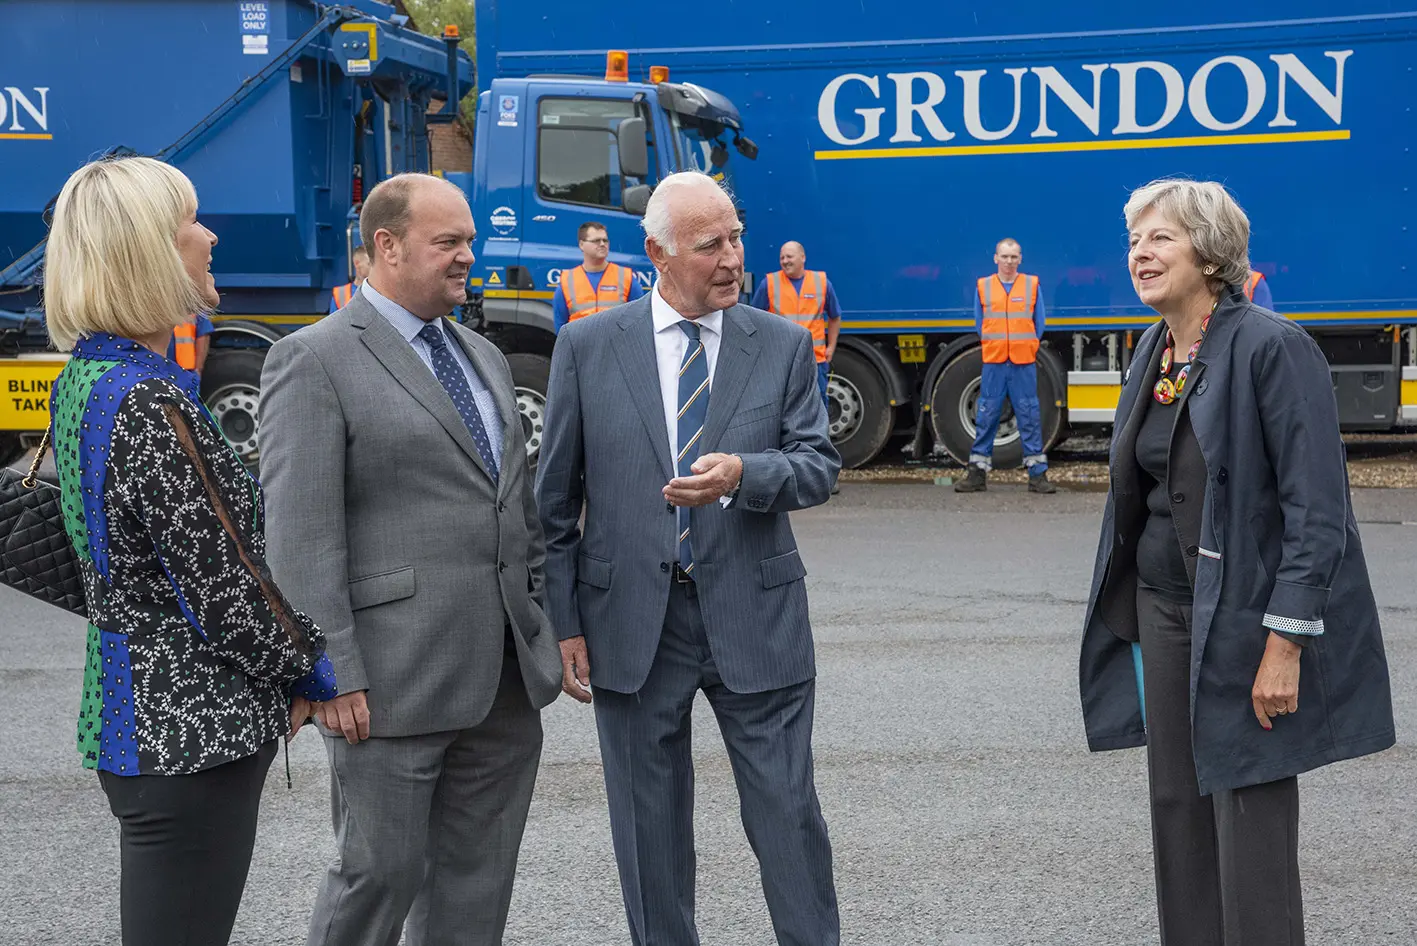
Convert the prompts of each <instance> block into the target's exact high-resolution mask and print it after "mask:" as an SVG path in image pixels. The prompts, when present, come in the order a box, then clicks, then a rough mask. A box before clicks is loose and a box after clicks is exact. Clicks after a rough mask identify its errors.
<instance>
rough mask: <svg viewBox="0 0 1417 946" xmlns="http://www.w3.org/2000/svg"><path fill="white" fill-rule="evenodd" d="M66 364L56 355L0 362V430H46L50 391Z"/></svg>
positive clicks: (20, 357) (28, 356)
mask: <svg viewBox="0 0 1417 946" xmlns="http://www.w3.org/2000/svg"><path fill="white" fill-rule="evenodd" d="M68 361H69V356H68V355H55V354H44V355H21V356H19V357H18V358H0V430H20V431H40V430H44V429H45V428H46V427H48V426H49V391H50V389H51V388H52V387H53V386H54V379H55V378H57V377H59V372H60V371H62V370H64V365H65V364H67V363H68Z"/></svg>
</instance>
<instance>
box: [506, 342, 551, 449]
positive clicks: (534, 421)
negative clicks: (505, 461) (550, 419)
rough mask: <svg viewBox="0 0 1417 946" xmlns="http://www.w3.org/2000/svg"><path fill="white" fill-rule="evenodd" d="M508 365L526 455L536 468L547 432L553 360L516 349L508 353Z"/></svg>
mask: <svg viewBox="0 0 1417 946" xmlns="http://www.w3.org/2000/svg"><path fill="white" fill-rule="evenodd" d="M507 365H508V367H510V368H511V369H512V385H513V387H515V388H516V392H517V413H519V414H521V418H522V435H523V436H524V437H525V438H526V458H527V461H528V462H529V463H530V464H531V465H532V466H533V467H535V466H536V460H537V457H539V456H540V455H541V438H542V436H543V434H544V433H545V431H546V388H547V384H548V382H549V381H550V380H551V359H550V358H547V357H546V356H545V355H530V354H526V353H523V352H516V353H513V354H510V355H508V356H507Z"/></svg>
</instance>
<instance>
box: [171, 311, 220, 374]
mask: <svg viewBox="0 0 1417 946" xmlns="http://www.w3.org/2000/svg"><path fill="white" fill-rule="evenodd" d="M211 345H212V320H211V319H210V318H209V317H208V316H206V315H204V314H202V313H198V314H197V315H196V316H194V317H193V318H191V319H189V320H187V321H186V322H184V323H183V324H181V325H179V326H177V327H176V328H174V329H173V330H172V341H170V342H168V343H167V357H168V358H170V359H171V360H173V361H175V362H177V364H178V365H180V366H182V367H183V368H186V369H187V370H188V371H192V372H195V373H196V374H201V373H202V368H203V367H204V366H205V365H206V363H207V349H209V348H211Z"/></svg>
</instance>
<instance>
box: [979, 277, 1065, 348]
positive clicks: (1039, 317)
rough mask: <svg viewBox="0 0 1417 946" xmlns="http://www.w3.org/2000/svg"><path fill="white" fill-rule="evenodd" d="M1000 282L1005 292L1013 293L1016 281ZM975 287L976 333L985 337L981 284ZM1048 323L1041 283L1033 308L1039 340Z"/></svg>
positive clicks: (1034, 326)
mask: <svg viewBox="0 0 1417 946" xmlns="http://www.w3.org/2000/svg"><path fill="white" fill-rule="evenodd" d="M990 278H993V277H990ZM999 282H1000V283H1003V286H1004V291H1005V292H1012V291H1013V288H1014V281H1013V280H1009V281H1008V282H1004V281H1003V280H1002V279H1000V280H999ZM974 286H975V289H974V292H973V293H972V295H973V296H974V331H975V332H977V333H978V334H980V335H983V334H984V305H983V304H982V303H981V302H980V301H979V284H978V283H977V282H976V283H975V284H974ZM1047 321H1048V320H1047V318H1046V317H1045V315H1044V312H1043V284H1042V283H1041V282H1040V283H1039V284H1038V304H1037V305H1035V306H1034V307H1033V333H1034V334H1035V335H1036V336H1037V337H1038V338H1040V339H1041V338H1042V337H1043V327H1044V325H1046V324H1047Z"/></svg>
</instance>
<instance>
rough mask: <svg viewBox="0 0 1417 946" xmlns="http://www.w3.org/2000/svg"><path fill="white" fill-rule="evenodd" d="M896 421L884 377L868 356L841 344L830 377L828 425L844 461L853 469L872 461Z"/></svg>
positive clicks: (843, 463)
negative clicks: (865, 356)
mask: <svg viewBox="0 0 1417 946" xmlns="http://www.w3.org/2000/svg"><path fill="white" fill-rule="evenodd" d="M894 423H895V408H893V407H891V404H890V399H889V398H888V397H887V396H886V382H885V379H884V378H882V377H881V376H880V374H879V373H878V372H877V371H876V369H875V368H873V367H872V366H871V363H870V362H869V361H867V360H866V359H865V358H863V357H861V356H860V355H858V354H856V353H855V352H853V351H851V350H850V349H848V348H838V349H837V351H836V355H835V357H833V359H832V373H831V377H830V378H828V379H827V427H828V429H829V430H830V431H831V439H832V443H834V444H836V449H837V451H838V452H839V453H840V454H841V465H842V466H844V467H846V468H847V469H851V470H854V469H856V468H857V467H860V466H865V465H866V464H867V463H870V462H871V461H872V460H873V459H875V457H876V454H878V453H880V452H881V448H882V447H884V446H885V445H886V441H887V440H889V439H890V436H891V427H892V426H893V425H894Z"/></svg>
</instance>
